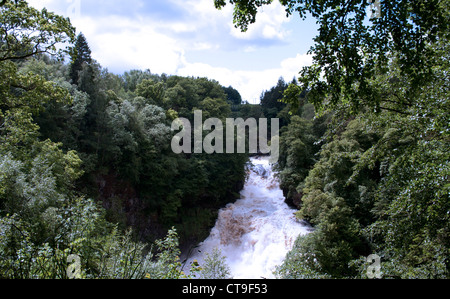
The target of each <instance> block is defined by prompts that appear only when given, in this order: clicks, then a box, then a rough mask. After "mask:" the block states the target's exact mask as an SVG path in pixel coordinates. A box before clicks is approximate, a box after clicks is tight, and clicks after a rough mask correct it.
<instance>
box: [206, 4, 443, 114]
mask: <svg viewBox="0 0 450 299" xmlns="http://www.w3.org/2000/svg"><path fill="white" fill-rule="evenodd" d="M229 2H230V3H231V4H234V5H235V8H234V23H235V25H236V27H239V28H241V30H244V31H245V30H247V29H248V26H249V25H250V24H252V23H254V22H255V21H256V16H257V13H258V8H259V7H261V6H264V5H268V4H270V3H272V1H271V0H251V1H249V0H230V1H229ZM280 2H281V4H282V5H284V6H285V7H286V12H287V14H288V15H291V14H293V13H294V12H298V13H299V15H300V17H301V18H303V19H305V18H306V17H308V16H309V15H311V16H312V17H313V18H315V19H317V21H318V22H319V24H320V28H319V35H318V36H317V37H316V38H315V39H314V41H315V45H314V46H313V47H312V48H311V50H310V52H311V53H313V54H314V64H313V65H312V66H310V67H305V68H303V70H302V72H301V78H300V85H301V88H302V90H308V91H309V95H308V98H309V99H310V100H311V101H312V102H314V104H315V105H316V108H323V106H324V105H330V106H331V107H333V106H336V105H337V104H338V103H348V104H349V105H348V106H349V109H351V111H352V112H358V111H359V110H360V109H361V107H362V106H363V105H368V106H370V107H372V108H373V109H376V110H377V111H381V110H383V108H385V107H384V105H383V104H384V102H383V98H382V97H381V96H380V95H379V94H378V93H376V92H375V90H374V87H373V86H371V84H370V81H371V80H373V79H374V77H375V76H376V73H377V72H381V73H382V72H385V71H386V69H387V67H388V65H389V62H390V61H391V60H392V59H393V58H397V59H398V61H399V69H400V72H401V74H402V75H405V76H406V78H407V79H408V84H407V85H406V86H405V87H406V88H407V90H408V94H407V97H406V98H405V100H404V101H402V102H401V103H400V105H399V106H398V107H396V108H395V109H396V110H398V111H403V110H404V109H405V106H407V105H410V104H414V103H415V101H414V92H415V91H417V89H418V88H419V87H420V83H421V82H423V81H424V80H427V79H428V78H429V77H430V76H432V75H433V66H434V65H435V64H434V63H435V61H434V57H435V56H436V50H435V49H434V48H433V47H432V45H433V44H435V43H436V42H438V41H439V40H442V39H448V37H449V32H450V30H449V26H450V25H449V24H450V20H449V18H450V14H449V13H448V11H449V1H438V0H423V1H399V0H397V1H391V0H381V1H379V3H380V5H379V8H378V9H379V10H380V12H381V14H379V15H373V16H372V17H371V18H370V19H369V18H368V13H367V12H368V10H369V9H370V8H371V5H372V1H367V0H354V1H345V0H339V1H334V0H326V1H314V0H280ZM226 3H227V1H226V0H215V5H216V7H217V8H221V7H223V6H225V5H226ZM286 100H287V101H292V102H294V103H295V101H297V100H298V99H296V98H294V99H286ZM390 109H392V108H390Z"/></svg>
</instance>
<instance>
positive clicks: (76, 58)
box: [69, 33, 92, 85]
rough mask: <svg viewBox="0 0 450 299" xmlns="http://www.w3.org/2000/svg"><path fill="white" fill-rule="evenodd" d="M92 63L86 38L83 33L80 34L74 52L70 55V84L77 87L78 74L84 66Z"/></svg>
mask: <svg viewBox="0 0 450 299" xmlns="http://www.w3.org/2000/svg"><path fill="white" fill-rule="evenodd" d="M91 62H92V58H91V49H90V48H89V45H88V43H87V40H86V37H85V36H84V35H83V33H80V34H79V35H78V37H77V41H76V43H75V50H74V53H73V54H72V63H71V64H70V74H69V75H70V78H71V79H72V83H73V84H75V85H78V80H79V78H80V74H79V73H80V72H81V71H82V70H83V65H84V64H88V65H89V64H90V63H91Z"/></svg>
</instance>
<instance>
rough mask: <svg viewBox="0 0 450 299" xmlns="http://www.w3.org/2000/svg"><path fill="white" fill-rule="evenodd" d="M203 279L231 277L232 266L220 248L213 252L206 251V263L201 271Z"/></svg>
mask: <svg viewBox="0 0 450 299" xmlns="http://www.w3.org/2000/svg"><path fill="white" fill-rule="evenodd" d="M200 278H201V279H231V276H230V267H229V266H228V265H227V264H226V259H225V257H223V256H222V254H221V252H220V250H219V249H217V248H214V249H213V251H212V252H211V253H206V257H205V264H204V265H203V267H202V269H201V272H200Z"/></svg>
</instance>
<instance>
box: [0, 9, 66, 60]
mask: <svg viewBox="0 0 450 299" xmlns="http://www.w3.org/2000/svg"><path fill="white" fill-rule="evenodd" d="M36 32H40V33H42V34H36ZM74 39H75V28H74V27H73V26H72V25H71V24H70V21H69V19H66V18H63V17H61V16H58V15H56V14H54V13H52V12H49V11H47V9H45V8H44V9H42V11H39V10H37V9H35V8H33V7H30V6H28V4H27V3H26V2H25V1H16V2H15V4H13V3H12V1H3V4H2V6H0V62H3V61H10V60H17V59H25V58H28V57H32V56H34V55H37V54H42V53H47V54H50V55H54V56H58V57H59V58H62V57H63V56H64V55H65V54H67V53H69V52H70V49H69V47H66V48H65V49H59V50H58V49H57V45H58V44H62V43H66V42H73V40H74Z"/></svg>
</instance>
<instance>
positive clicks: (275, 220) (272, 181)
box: [187, 157, 310, 279]
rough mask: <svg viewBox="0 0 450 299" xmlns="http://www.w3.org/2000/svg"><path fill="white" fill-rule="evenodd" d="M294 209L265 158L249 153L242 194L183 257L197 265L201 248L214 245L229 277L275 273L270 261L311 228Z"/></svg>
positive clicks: (281, 257)
mask: <svg viewBox="0 0 450 299" xmlns="http://www.w3.org/2000/svg"><path fill="white" fill-rule="evenodd" d="M295 211H296V210H293V209H291V208H290V207H289V206H288V205H287V204H286V203H285V201H284V197H283V192H282V190H281V189H280V185H279V182H278V180H277V178H276V177H275V176H274V172H273V170H272V167H271V165H270V164H269V158H268V157H258V158H252V159H251V165H249V177H248V180H247V182H246V185H245V187H244V189H243V190H242V192H241V199H239V200H238V201H236V202H235V203H233V204H229V205H227V206H226V207H225V208H223V209H222V210H220V211H219V217H218V219H217V222H216V225H215V227H214V228H213V229H212V230H211V234H210V236H209V237H208V238H207V239H206V240H205V241H204V242H202V243H200V244H199V246H198V247H197V248H195V249H194V250H193V254H192V255H191V257H190V258H189V259H188V260H189V261H190V262H191V261H193V260H194V259H197V260H198V261H199V263H200V265H201V264H202V261H203V256H204V254H205V253H208V252H212V251H213V250H214V249H215V248H218V249H219V250H220V251H221V253H222V255H223V256H225V257H226V262H227V264H228V266H229V267H230V269H231V276H232V277H233V278H235V279H258V278H269V279H270V278H274V275H273V271H274V270H275V266H278V265H281V264H282V262H283V260H284V258H285V256H286V254H287V253H288V252H289V251H290V250H291V249H292V247H293V245H294V242H295V240H296V239H297V237H298V236H299V235H305V234H307V233H308V232H310V227H308V226H307V225H305V224H304V223H300V222H299V221H297V220H296V218H295V215H294V213H295ZM189 264H190V263H189V262H188V263H187V265H189Z"/></svg>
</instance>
